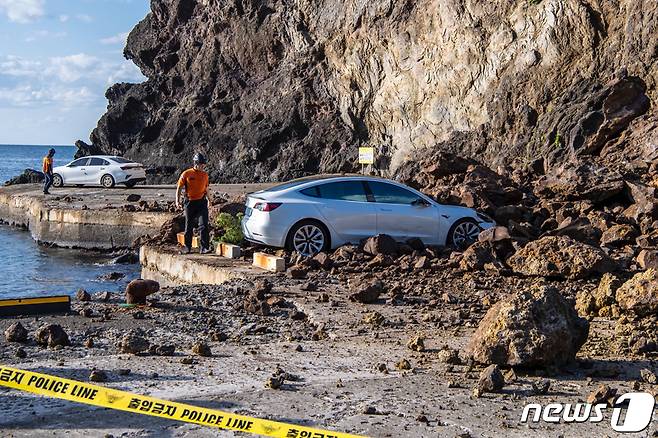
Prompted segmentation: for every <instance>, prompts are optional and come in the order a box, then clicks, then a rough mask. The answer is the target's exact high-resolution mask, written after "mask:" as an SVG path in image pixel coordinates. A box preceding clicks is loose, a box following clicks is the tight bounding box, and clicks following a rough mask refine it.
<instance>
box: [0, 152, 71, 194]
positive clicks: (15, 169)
mask: <svg viewBox="0 0 658 438" xmlns="http://www.w3.org/2000/svg"><path fill="white" fill-rule="evenodd" d="M51 147H52V148H55V151H56V153H55V163H54V164H55V166H60V165H62V164H67V163H69V162H71V161H73V156H74V155H75V152H76V151H77V150H78V148H77V147H75V146H73V145H27V144H25V145H14V144H0V185H2V184H4V183H5V182H6V181H8V180H10V179H11V178H13V177H15V176H17V175H20V174H21V173H23V171H24V170H25V169H34V170H39V171H40V170H41V160H42V158H43V157H44V155H45V154H46V152H47V151H48V149H49V148H51Z"/></svg>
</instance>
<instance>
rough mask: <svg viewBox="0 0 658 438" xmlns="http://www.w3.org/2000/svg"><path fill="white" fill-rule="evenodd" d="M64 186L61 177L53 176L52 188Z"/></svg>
mask: <svg viewBox="0 0 658 438" xmlns="http://www.w3.org/2000/svg"><path fill="white" fill-rule="evenodd" d="M63 185H64V180H63V179H62V177H61V175H58V174H54V175H53V186H54V187H62V186H63Z"/></svg>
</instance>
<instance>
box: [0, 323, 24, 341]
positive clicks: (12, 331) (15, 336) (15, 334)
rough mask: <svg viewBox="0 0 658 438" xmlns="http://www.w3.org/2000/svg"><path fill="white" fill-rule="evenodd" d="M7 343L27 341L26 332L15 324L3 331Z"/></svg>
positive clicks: (21, 325) (19, 325)
mask: <svg viewBox="0 0 658 438" xmlns="http://www.w3.org/2000/svg"><path fill="white" fill-rule="evenodd" d="M5 338H6V339H7V342H25V341H27V330H26V329H25V327H23V324H21V323H20V322H15V323H13V324H12V325H10V326H9V327H7V330H5Z"/></svg>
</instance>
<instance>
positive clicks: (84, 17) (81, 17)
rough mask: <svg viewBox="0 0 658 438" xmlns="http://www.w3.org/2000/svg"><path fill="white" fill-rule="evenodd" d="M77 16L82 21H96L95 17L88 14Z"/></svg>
mask: <svg viewBox="0 0 658 438" xmlns="http://www.w3.org/2000/svg"><path fill="white" fill-rule="evenodd" d="M75 18H77V19H78V20H80V21H84V22H85V23H91V22H92V21H94V17H92V16H91V15H87V14H77V15H76V16H75Z"/></svg>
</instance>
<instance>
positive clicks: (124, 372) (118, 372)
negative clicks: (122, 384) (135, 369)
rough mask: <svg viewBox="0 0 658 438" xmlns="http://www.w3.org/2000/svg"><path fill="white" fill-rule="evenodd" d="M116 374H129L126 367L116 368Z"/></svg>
mask: <svg viewBox="0 0 658 438" xmlns="http://www.w3.org/2000/svg"><path fill="white" fill-rule="evenodd" d="M117 374H118V375H120V376H127V375H128V374H130V370H129V369H128V368H120V369H118V370H117Z"/></svg>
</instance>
